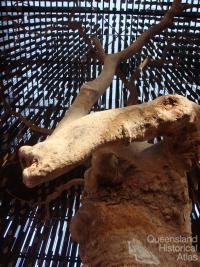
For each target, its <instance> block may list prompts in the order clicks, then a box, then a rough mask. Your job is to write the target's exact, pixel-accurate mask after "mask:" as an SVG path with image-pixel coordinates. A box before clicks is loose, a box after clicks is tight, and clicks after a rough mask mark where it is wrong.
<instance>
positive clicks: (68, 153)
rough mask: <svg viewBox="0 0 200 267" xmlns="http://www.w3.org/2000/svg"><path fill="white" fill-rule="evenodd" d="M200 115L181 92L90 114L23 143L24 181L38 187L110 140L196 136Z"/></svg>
mask: <svg viewBox="0 0 200 267" xmlns="http://www.w3.org/2000/svg"><path fill="white" fill-rule="evenodd" d="M199 118H200V108H199V106H198V105H197V104H195V103H193V102H191V101H189V100H187V99H186V98H184V97H182V96H178V95H168V96H162V97H159V98H157V99H156V100H153V101H152V102H149V103H143V104H140V105H134V106H130V107H126V108H122V109H114V110H108V111H102V112H97V113H93V114H90V115H88V116H85V117H83V118H81V119H79V120H75V121H74V122H71V123H70V124H68V125H66V126H65V127H63V128H62V131H61V130H60V131H59V132H56V134H54V138H51V137H52V136H50V137H49V138H48V139H46V140H45V141H44V142H41V143H38V144H36V145H35V146H33V147H29V146H23V147H21V148H20V150H19V157H20V160H21V165H22V166H23V169H24V171H23V181H24V183H25V184H26V185H27V186H28V187H34V186H36V185H38V184H40V183H43V182H45V181H48V180H52V179H54V178H56V177H58V176H60V175H62V174H64V173H66V172H68V171H70V170H71V169H73V168H74V167H76V166H77V165H80V164H81V163H82V162H83V161H85V160H86V159H87V158H88V157H89V156H90V155H91V153H93V152H94V151H95V150H96V149H98V148H99V147H101V146H104V145H108V144H128V143H131V142H134V141H146V140H150V139H153V138H155V137H157V136H168V137H170V136H174V135H175V136H176V137H177V138H178V139H180V136H183V137H184V136H186V135H190V140H192V133H193V131H195V130H197V129H196V128H197V127H198V123H199ZM183 139H184V138H183ZM182 145H183V144H182Z"/></svg>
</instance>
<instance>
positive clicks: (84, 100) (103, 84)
mask: <svg viewBox="0 0 200 267" xmlns="http://www.w3.org/2000/svg"><path fill="white" fill-rule="evenodd" d="M189 7H191V5H187V4H182V3H181V1H180V0H174V2H173V4H172V7H171V8H170V9H169V10H168V11H167V12H166V14H165V15H164V17H163V18H162V19H161V21H160V23H158V24H155V25H153V26H152V27H151V28H150V29H148V30H147V31H145V32H144V33H142V34H141V35H140V36H139V37H138V39H137V40H136V41H135V42H134V43H133V44H132V45H130V46H129V47H127V48H126V49H124V50H123V51H121V52H118V53H116V54H110V55H104V51H103V49H102V47H101V44H100V42H99V41H98V39H97V38H93V43H94V44H95V46H96V48H97V49H98V52H99V58H100V61H101V62H102V61H103V60H104V68H103V70H102V72H101V74H100V75H99V76H98V77H97V78H96V79H95V80H93V81H90V82H87V83H85V84H83V86H82V87H81V89H80V93H79V95H78V96H77V97H76V100H75V101H74V103H73V104H72V106H71V107H70V109H69V110H68V112H67V113H66V115H65V117H64V118H63V120H62V121H61V122H60V123H59V124H58V126H57V128H56V130H55V131H54V133H56V132H58V131H59V130H60V128H62V127H63V125H64V124H65V123H66V122H68V123H69V122H72V121H73V120H75V119H78V118H81V117H82V116H85V115H86V114H88V112H89V111H90V110H91V108H92V106H93V105H94V104H95V102H96V101H97V100H98V98H99V97H100V96H101V95H102V94H103V93H104V92H105V90H106V89H107V88H108V87H109V85H110V84H111V82H112V80H113V77H114V75H115V73H116V70H117V67H118V65H119V63H120V62H121V61H124V60H126V59H128V58H130V57H131V56H133V55H134V54H136V53H138V52H139V51H140V50H141V48H142V47H143V46H144V45H145V44H146V43H147V42H148V41H149V40H150V39H151V38H152V37H154V36H155V35H156V34H158V33H160V32H161V31H163V30H164V29H166V28H168V27H170V26H171V25H172V24H173V19H174V17H175V16H176V15H177V14H179V13H180V12H182V11H184V10H186V9H187V8H189ZM54 133H53V134H54Z"/></svg>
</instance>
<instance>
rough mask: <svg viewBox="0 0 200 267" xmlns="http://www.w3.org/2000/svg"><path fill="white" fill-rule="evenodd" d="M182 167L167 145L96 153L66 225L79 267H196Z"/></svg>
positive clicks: (183, 163) (184, 162)
mask: <svg viewBox="0 0 200 267" xmlns="http://www.w3.org/2000/svg"><path fill="white" fill-rule="evenodd" d="M187 168H188V162H187V160H186V159H185V157H183V154H181V153H180V152H179V151H177V150H176V149H175V148H174V147H173V146H170V144H169V143H168V142H166V141H163V142H161V143H159V144H155V145H149V144H147V143H145V142H143V143H142V142H141V143H135V144H134V145H130V146H124V147H118V148H116V147H114V146H111V147H106V148H102V149H101V150H99V151H97V152H96V154H94V155H93V158H92V166H91V168H90V169H89V170H88V171H87V172H86V174H85V188H84V193H83V200H82V207H81V208H80V209H79V211H78V212H77V214H76V215H75V217H74V219H73V220H72V223H71V234H72V237H73V239H75V240H76V241H77V242H78V243H79V244H80V255H81V258H82V260H83V263H84V264H85V265H84V266H88V267H89V266H91V267H95V266H98V267H99V266H102V267H104V266H113V267H114V266H120V267H121V266H149V265H158V266H169V267H173V266H199V264H200V261H199V260H198V255H197V253H196V247H195V246H192V244H191V241H192V238H191V223H190V212H191V201H190V199H189V196H188V185H187V177H186V170H187ZM193 241H195V238H193Z"/></svg>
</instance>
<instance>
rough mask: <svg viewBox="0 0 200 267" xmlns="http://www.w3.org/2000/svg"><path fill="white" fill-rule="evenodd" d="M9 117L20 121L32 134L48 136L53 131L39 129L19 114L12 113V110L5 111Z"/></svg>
mask: <svg viewBox="0 0 200 267" xmlns="http://www.w3.org/2000/svg"><path fill="white" fill-rule="evenodd" d="M7 112H8V113H9V114H10V115H12V116H15V117H17V118H19V119H20V121H21V122H22V123H24V124H25V125H26V126H27V127H28V128H29V129H31V130H32V131H34V132H37V133H41V134H45V135H50V134H51V133H52V132H53V129H47V128H40V127H38V126H37V125H35V124H34V123H32V122H30V121H29V120H27V119H26V118H25V117H23V116H22V115H21V114H20V113H18V112H16V111H13V110H11V109H10V110H8V111H7Z"/></svg>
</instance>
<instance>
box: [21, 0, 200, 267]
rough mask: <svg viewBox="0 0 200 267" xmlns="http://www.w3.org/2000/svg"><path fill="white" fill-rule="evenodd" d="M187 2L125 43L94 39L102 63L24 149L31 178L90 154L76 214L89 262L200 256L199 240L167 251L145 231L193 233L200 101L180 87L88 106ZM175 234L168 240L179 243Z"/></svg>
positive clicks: (38, 179) (36, 180)
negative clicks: (112, 50)
mask: <svg viewBox="0 0 200 267" xmlns="http://www.w3.org/2000/svg"><path fill="white" fill-rule="evenodd" d="M186 8H188V5H185V4H181V2H180V1H179V0H175V1H174V3H173V5H172V7H171V8H170V10H169V11H167V13H166V15H165V16H164V17H163V19H162V20H161V22H160V23H159V24H157V25H153V26H152V27H151V28H150V29H149V30H148V31H146V32H144V33H143V34H142V35H141V36H140V37H139V38H138V39H137V40H136V41H135V42H134V43H133V44H132V45H130V46H129V47H128V48H126V49H124V50H123V51H121V52H119V53H116V54H113V55H106V54H105V53H104V51H103V50H102V49H101V46H100V43H99V42H98V40H97V39H94V44H95V46H96V48H97V50H98V51H99V58H100V60H101V62H103V63H104V68H103V71H102V73H101V74H100V75H99V77H97V78H96V79H95V80H93V81H90V82H88V83H85V84H84V85H83V86H82V87H81V90H80V93H79V95H78V96H77V98H76V100H75V101H74V103H73V104H72V106H71V108H70V109H69V111H68V112H67V113H66V115H65V117H64V119H63V120H62V121H61V122H60V123H59V125H58V127H57V128H56V129H55V130H54V132H53V133H52V135H51V136H49V137H48V138H47V139H46V140H45V141H44V142H41V143H38V144H36V145H35V146H33V147H30V146H23V147H21V148H20V150H19V158H20V161H21V165H22V168H23V182H24V183H25V184H26V185H27V186H28V187H34V186H37V185H39V184H41V183H43V182H46V181H49V180H52V179H55V178H56V177H58V176H59V175H62V174H64V173H66V172H68V171H69V170H71V169H72V168H74V167H76V166H78V165H80V164H81V163H83V162H84V161H85V160H86V159H88V158H90V157H92V162H91V167H90V168H89V169H88V170H87V171H86V173H85V183H84V193H83V202H82V207H81V208H80V209H79V211H78V213H77V214H76V216H75V218H74V219H73V221H72V224H71V234H72V237H73V238H74V239H75V240H76V241H77V242H78V243H79V244H80V249H81V258H82V260H83V262H84V264H85V266H92V267H93V266H106V265H107V266H141V265H142V266H147V265H150V264H151V265H160V266H170V267H171V266H195V265H196V266H199V262H197V260H198V258H197V254H196V251H193V250H192V248H191V249H190V251H189V253H188V251H186V253H182V254H181V255H179V254H177V253H176V252H166V249H167V248H163V249H162V248H160V247H159V246H160V243H161V245H168V242H160V243H152V242H150V241H151V239H150V241H149V239H148V236H150V237H152V236H153V237H154V238H158V237H162V236H163V237H166V238H171V239H173V237H174V238H175V237H176V238H177V237H179V238H180V236H183V237H185V238H186V237H190V236H191V226H190V221H189V213H190V209H191V202H190V199H189V196H188V185H187V179H186V172H187V171H188V170H190V168H191V167H192V166H193V164H194V163H195V162H196V161H198V160H199V149H198V146H199V122H200V107H199V106H198V105H197V104H195V103H193V102H191V101H189V100H187V99H186V98H184V97H182V96H178V95H168V96H162V97H159V98H157V99H156V100H154V101H152V102H149V103H144V104H141V105H134V106H129V107H126V108H121V109H115V110H109V111H103V112H97V113H93V114H90V115H87V114H88V113H89V112H90V109H91V107H92V106H93V105H94V103H95V102H96V101H97V100H98V98H99V97H100V96H101V95H102V94H103V93H104V92H105V90H106V88H107V87H108V86H109V85H110V84H111V82H112V79H113V76H114V75H115V74H116V72H117V74H118V75H121V77H122V76H123V74H122V73H120V70H119V69H118V65H119V63H120V62H121V61H123V60H126V59H127V58H129V57H130V56H132V55H134V54H135V53H137V52H139V51H140V50H141V48H142V46H143V45H144V44H145V43H146V42H148V40H149V39H150V38H152V37H153V36H155V35H156V34H157V33H159V32H161V31H162V30H163V29H166V28H167V27H169V26H171V25H172V23H173V18H174V16H176V15H177V14H178V13H179V12H182V11H183V10H185V9H186ZM158 136H162V137H163V141H162V142H161V143H160V144H157V145H148V144H147V143H146V142H144V141H147V140H150V139H153V138H155V137H158ZM138 142H141V143H138ZM77 182H78V183H82V182H83V181H82V180H77V181H75V182H74V184H76V183H77ZM69 186H71V185H66V188H68V187H69ZM72 186H73V183H72ZM59 190H60V189H59ZM57 195H58V194H57V193H55V195H54V196H56V197H57ZM54 196H53V198H54ZM53 198H51V197H50V199H49V200H51V199H53ZM172 241H173V242H170V248H172V246H173V245H176V243H177V242H176V239H175V240H172ZM166 243H167V244H166ZM183 243H184V244H182V242H181V241H180V242H178V246H179V249H181V250H183V249H184V248H183V246H191V243H190V240H185V242H183ZM170 248H169V249H170ZM183 254H184V255H183ZM184 256H185V257H186V259H185V260H184V259H183V257H184ZM178 257H179V258H178Z"/></svg>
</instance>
